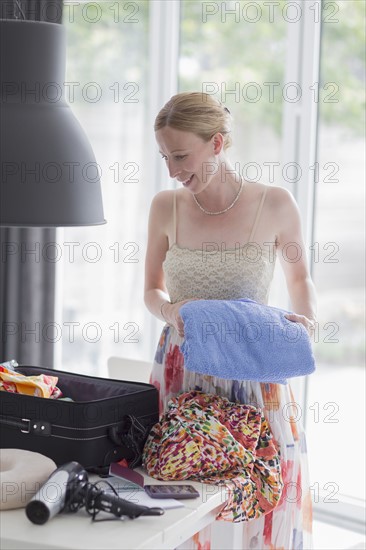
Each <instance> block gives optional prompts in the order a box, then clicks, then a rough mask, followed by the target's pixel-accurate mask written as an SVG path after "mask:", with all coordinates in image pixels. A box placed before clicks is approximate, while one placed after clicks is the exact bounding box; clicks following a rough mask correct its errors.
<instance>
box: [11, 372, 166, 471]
mask: <svg viewBox="0 0 366 550" xmlns="http://www.w3.org/2000/svg"><path fill="white" fill-rule="evenodd" d="M14 370H15V371H16V372H20V373H22V374H25V375H28V376H29V375H38V374H49V375H51V376H57V377H58V383H57V387H58V388H60V389H61V391H62V392H63V394H64V396H66V397H69V398H71V399H72V401H63V400H58V399H45V398H42V397H34V396H29V395H22V394H19V393H10V392H6V391H2V392H0V447H1V448H18V449H26V450H28V451H35V452H38V453H41V454H43V455H46V456H48V457H50V458H51V459H52V460H54V461H55V463H56V464H57V466H59V465H61V464H64V463H66V462H69V461H72V460H74V461H76V462H79V463H80V464H82V465H83V466H84V468H86V469H88V470H95V471H103V469H105V470H106V469H107V467H108V466H109V464H110V463H111V462H117V461H119V460H121V459H123V458H125V459H126V460H127V462H128V464H129V466H130V467H135V466H137V465H139V464H140V463H141V453H142V449H143V446H144V443H145V441H146V438H147V436H148V433H149V431H150V429H151V428H152V426H153V425H154V424H155V423H156V422H157V421H158V419H159V404H158V403H159V400H158V391H157V389H156V388H155V386H152V385H151V384H143V383H139V382H129V381H122V380H111V379H106V378H98V377H93V376H85V375H81V374H74V373H70V372H64V371H58V370H54V369H46V368H43V367H30V366H23V365H21V366H18V367H16V368H15V369H14Z"/></svg>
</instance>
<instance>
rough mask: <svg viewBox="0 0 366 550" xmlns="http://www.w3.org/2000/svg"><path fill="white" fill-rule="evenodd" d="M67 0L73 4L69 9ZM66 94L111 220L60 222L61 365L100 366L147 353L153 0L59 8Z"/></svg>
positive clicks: (83, 368) (100, 368) (97, 369)
mask: <svg viewBox="0 0 366 550" xmlns="http://www.w3.org/2000/svg"><path fill="white" fill-rule="evenodd" d="M71 7H72V9H71ZM63 23H64V25H65V26H66V29H67V72H66V80H67V82H68V83H69V84H68V87H67V88H68V90H69V94H68V101H69V103H70V106H71V108H72V110H73V111H74V113H75V115H76V116H77V118H78V120H79V121H80V123H81V124H82V126H83V127H84V129H85V131H86V133H87V135H88V137H89V139H90V141H91V143H92V146H93V149H94V152H95V156H96V159H97V163H98V165H99V167H100V172H101V176H102V178H101V179H102V192H103V200H104V215H105V218H106V219H107V224H106V225H102V226H95V227H81V228H75V227H73V228H68V229H65V230H63V234H62V236H60V238H61V240H62V247H63V252H64V254H63V271H62V274H61V273H60V284H61V285H62V287H63V290H62V334H63V340H62V342H63V343H62V360H61V362H62V368H64V369H67V370H78V371H79V372H84V371H87V372H89V373H90V371H91V369H93V370H94V372H95V373H97V372H103V366H104V365H105V364H106V360H107V358H108V356H110V355H120V356H125V357H140V356H141V355H144V353H145V355H147V351H146V339H144V331H143V327H144V325H146V321H147V320H148V318H149V312H147V311H146V308H145V306H144V303H143V268H144V253H143V247H142V246H141V243H144V242H145V241H146V229H147V213H148V208H149V199H150V195H149V190H148V189H147V186H148V185H149V179H148V173H147V174H146V173H145V172H144V169H145V166H144V155H145V134H146V132H147V131H151V129H150V128H149V129H148V130H147V129H146V126H145V110H146V88H147V79H148V23H149V2H147V1H142V2H98V3H97V2H88V3H76V4H74V5H72V4H69V6H65V8H64V17H63Z"/></svg>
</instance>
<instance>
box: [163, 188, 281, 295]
mask: <svg viewBox="0 0 366 550" xmlns="http://www.w3.org/2000/svg"><path fill="white" fill-rule="evenodd" d="M266 192H267V187H266V188H265V190H264V191H263V193H262V197H261V200H260V203H259V206H258V210H257V214H256V217H255V220H254V224H253V227H252V230H251V233H250V237H249V240H248V242H247V243H246V244H245V245H244V246H239V245H238V246H237V247H235V248H226V246H225V243H220V244H221V246H220V244H219V243H204V245H203V247H202V248H199V249H191V248H182V247H180V246H178V245H177V243H176V233H177V224H176V210H177V208H176V191H174V193H173V195H174V196H173V224H174V232H173V235H174V242H173V243H172V245H171V246H170V248H169V250H168V251H167V253H166V256H165V260H164V262H163V272H164V275H165V284H166V287H167V290H168V293H169V297H170V300H171V302H172V303H176V302H180V301H181V300H187V299H190V298H200V299H202V300H237V299H240V298H249V299H251V300H255V301H257V302H260V303H263V304H267V303H268V295H269V290H270V284H271V281H272V278H273V271H274V267H275V263H276V248H275V246H274V245H273V243H270V244H269V245H268V247H261V246H259V244H258V243H256V242H255V241H254V236H255V231H256V228H257V225H258V222H259V219H260V215H261V211H262V207H263V203H264V199H265V196H266Z"/></svg>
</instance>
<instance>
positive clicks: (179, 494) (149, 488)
mask: <svg viewBox="0 0 366 550" xmlns="http://www.w3.org/2000/svg"><path fill="white" fill-rule="evenodd" d="M144 489H145V490H146V493H147V494H148V495H149V496H150V497H151V498H176V499H177V500H180V499H184V498H197V497H199V496H200V494H199V492H198V491H196V489H195V488H194V487H192V485H145V486H144Z"/></svg>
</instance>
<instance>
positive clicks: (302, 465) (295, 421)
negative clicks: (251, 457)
mask: <svg viewBox="0 0 366 550" xmlns="http://www.w3.org/2000/svg"><path fill="white" fill-rule="evenodd" d="M182 341H183V339H182V338H181V337H180V336H179V335H178V333H177V331H176V330H175V329H174V328H173V327H171V326H169V325H164V327H163V329H162V332H161V335H160V339H159V342H158V346H157V349H156V354H155V358H154V363H153V369H152V374H151V379H150V380H151V383H152V384H154V385H155V386H156V387H157V389H158V390H159V399H160V413H161V416H163V415H164V413H165V412H166V411H167V410H168V402H169V400H170V399H171V398H174V397H177V395H178V394H179V393H182V392H184V393H185V392H190V391H193V390H194V391H202V392H205V393H208V394H215V395H217V396H220V397H225V398H227V399H228V400H229V401H231V402H234V403H242V404H245V405H252V406H254V407H258V408H260V409H261V410H262V412H263V415H264V417H265V419H266V420H267V422H268V426H269V427H270V430H271V432H272V435H273V439H274V442H275V443H276V445H278V447H279V450H280V462H281V472H282V478H283V479H282V481H283V490H282V495H281V497H280V500H279V502H278V504H277V506H276V507H275V508H274V509H273V510H272V511H270V512H268V513H266V514H262V515H261V516H259V517H258V518H257V519H253V520H252V521H245V522H242V523H241V526H242V531H241V533H240V535H238V531H237V527H238V526H235V527H236V530H235V532H234V531H233V534H232V536H233V539H235V547H237V546H236V545H237V544H238V537H240V545H241V546H240V547H241V548H243V549H251V550H302V549H304V550H310V549H312V548H313V543H312V500H311V493H310V480H309V473H308V460H307V449H306V439H305V433H304V430H303V427H302V419H303V416H302V410H301V408H300V406H299V405H298V404H297V403H296V399H295V397H294V395H293V393H292V391H291V386H290V384H284V385H282V384H269V383H268V384H267V383H260V382H255V381H244V380H241V381H238V380H224V379H221V378H216V377H213V376H208V375H200V374H196V373H192V372H189V371H187V370H186V369H185V368H184V357H183V354H182V353H181V351H180V349H179V348H180V345H181V343H182ZM177 388H178V390H177ZM220 526H222V527H225V532H224V533H223V534H221V531H220ZM229 527H230V525H229V523H228V522H225V525H224V526H223V522H215V523H214V524H213V525H212V526H211V527H206V528H205V529H204V530H202V531H200V533H198V534H197V535H196V536H195V537H192V538H191V539H190V541H188V542H187V543H185V544H184V549H186V548H188V547H189V548H192V549H197V550H198V549H199V548H205V549H207V550H209V548H210V544H211V541H215V548H216V547H218V548H221V547H222V548H226V549H230V548H232V547H233V545H232V543H231V540H230V532H229V531H228V528H229ZM232 527H233V528H234V525H233V526H232ZM220 537H221V538H220ZM219 538H220V540H222V541H223V542H222V543H221V544H222V546H218V544H219V542H218V540H219ZM187 545H188V546H187Z"/></svg>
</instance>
